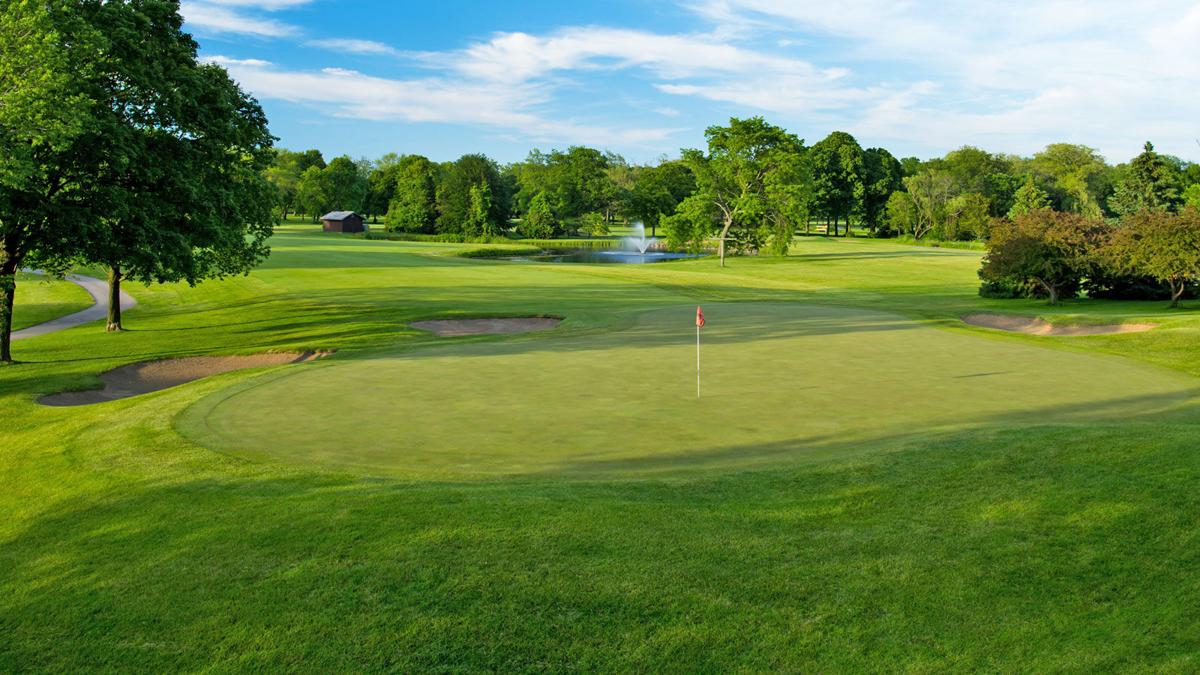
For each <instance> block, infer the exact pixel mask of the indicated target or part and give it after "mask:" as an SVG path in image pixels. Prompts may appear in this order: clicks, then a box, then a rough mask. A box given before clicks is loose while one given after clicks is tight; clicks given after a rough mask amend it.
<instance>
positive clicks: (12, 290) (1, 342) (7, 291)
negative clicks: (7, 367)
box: [0, 255, 18, 363]
mask: <svg viewBox="0 0 1200 675" xmlns="http://www.w3.org/2000/svg"><path fill="white" fill-rule="evenodd" d="M17 265H18V262H17V261H16V260H15V259H13V258H9V257H8V256H7V255H6V256H4V262H3V263H0V363H12V362H13V360H12V313H13V301H14V300H16V297H17Z"/></svg>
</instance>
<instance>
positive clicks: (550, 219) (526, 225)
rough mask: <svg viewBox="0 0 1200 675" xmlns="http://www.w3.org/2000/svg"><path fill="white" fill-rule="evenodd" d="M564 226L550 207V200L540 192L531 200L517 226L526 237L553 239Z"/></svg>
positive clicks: (518, 230)
mask: <svg viewBox="0 0 1200 675" xmlns="http://www.w3.org/2000/svg"><path fill="white" fill-rule="evenodd" d="M561 229H562V226H561V223H560V222H559V220H558V218H556V217H555V216H554V210H553V209H551V208H550V200H548V199H546V195H545V194H544V193H538V194H537V195H535V196H534V198H533V199H532V200H531V201H530V202H529V208H528V209H527V210H526V211H525V217H524V218H522V219H521V223H520V224H519V225H518V226H517V232H519V233H520V235H521V236H522V237H524V238H526V239H551V238H553V237H555V236H556V235H558V234H559V232H560V231H561Z"/></svg>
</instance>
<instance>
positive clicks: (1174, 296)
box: [1171, 281, 1187, 309]
mask: <svg viewBox="0 0 1200 675" xmlns="http://www.w3.org/2000/svg"><path fill="white" fill-rule="evenodd" d="M1185 288H1187V284H1186V283H1184V282H1183V281H1180V282H1178V285H1176V282H1174V281H1172V282H1171V309H1175V308H1176V307H1178V306H1179V299H1180V298H1182V297H1183V291H1184V289H1185Z"/></svg>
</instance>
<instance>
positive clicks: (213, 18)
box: [179, 2, 300, 38]
mask: <svg viewBox="0 0 1200 675" xmlns="http://www.w3.org/2000/svg"><path fill="white" fill-rule="evenodd" d="M224 4H235V3H232V2H226V3H224ZM179 12H180V14H182V15H183V18H184V20H185V21H186V22H187V28H188V29H190V30H193V31H195V32H198V33H209V34H224V33H233V34H238V35H253V36H256V37H268V38H280V37H289V36H292V35H297V34H299V32H300V30H299V29H298V28H297V27H295V26H292V25H290V24H286V23H283V22H280V21H276V20H274V19H265V18H261V17H255V16H250V15H247V14H244V13H242V12H239V11H234V10H231V9H227V8H226V7H222V6H220V5H219V4H213V3H212V2H185V3H183V4H182V5H181V6H180V8H179Z"/></svg>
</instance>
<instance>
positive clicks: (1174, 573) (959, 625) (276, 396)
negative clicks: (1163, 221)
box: [0, 222, 1200, 673]
mask: <svg viewBox="0 0 1200 675" xmlns="http://www.w3.org/2000/svg"><path fill="white" fill-rule="evenodd" d="M319 230H320V226H314V225H310V224H305V223H299V222H291V223H289V224H287V225H284V226H281V227H279V228H277V229H276V232H275V234H274V236H273V237H271V239H270V241H269V243H270V246H271V255H270V257H269V259H267V260H266V262H264V263H263V264H262V265H261V266H260V267H258V268H257V269H255V270H254V271H253V272H251V273H250V274H249V275H248V276H244V277H231V278H226V279H224V280H212V281H206V282H204V283H202V284H199V285H197V286H194V287H190V286H188V285H187V284H164V285H143V284H139V283H133V282H126V284H125V285H124V288H125V290H126V291H128V292H129V293H130V294H131V295H132V296H133V297H134V298H136V300H137V303H138V304H137V306H136V308H134V309H132V310H130V311H128V312H127V313H126V314H125V316H124V323H125V330H124V331H123V332H114V333H106V332H104V331H103V322H97V323H92V324H89V325H85V326H80V327H77V328H70V329H67V330H63V331H60V332H56V333H53V334H50V335H44V336H38V337H34V338H30V339H27V340H22V341H20V342H17V343H16V346H15V347H14V356H15V358H16V359H17V360H19V361H20V364H19V365H16V366H12V367H4V368H0V408H2V410H3V417H4V431H3V433H4V442H3V444H0V484H2V485H4V486H5V488H4V489H3V490H0V512H3V513H4V514H5V518H3V519H0V635H3V638H2V639H0V671H4V672H12V671H18V670H26V669H31V670H50V671H66V672H82V671H109V670H111V671H157V672H163V671H177V670H206V671H219V672H225V671H241V670H255V671H279V670H304V671H312V672H339V671H364V670H391V671H397V672H412V671H423V670H438V671H441V670H447V671H450V670H452V671H506V672H511V671H532V670H539V671H540V670H564V669H571V670H587V671H594V670H603V671H641V672H657V671H664V670H666V671H688V672H697V671H706V672H728V671H735V670H751V671H764V670H769V671H806V672H839V671H866V672H879V671H895V670H900V671H907V672H945V671H947V670H984V671H1009V672H1011V671H1021V672H1028V671H1070V672H1094V671H1100V670H1104V671H1107V670H1140V671H1143V672H1155V673H1163V672H1179V673H1184V672H1195V671H1196V670H1197V669H1200V657H1198V656H1197V655H1198V654H1200V583H1198V581H1197V578H1198V577H1197V575H1196V572H1195V570H1196V569H1197V565H1200V529H1198V528H1197V526H1196V522H1197V521H1196V514H1197V513H1200V491H1198V490H1197V485H1200V455H1198V454H1197V451H1196V450H1197V448H1200V407H1198V403H1200V400H1198V397H1200V351H1198V350H1197V349H1196V345H1197V344H1200V313H1198V312H1197V311H1196V310H1194V309H1193V308H1192V307H1193V305H1194V304H1195V303H1194V302H1185V305H1184V308H1182V309H1167V303H1166V302H1160V301H1115V300H1114V301H1110V300H1098V299H1074V300H1072V299H1068V300H1064V301H1062V302H1060V303H1059V304H1057V305H1054V306H1050V305H1047V304H1046V303H1045V302H1044V301H1043V300H1038V299H1006V300H995V299H987V298H982V297H980V296H979V294H978V287H979V278H978V276H977V271H978V270H979V268H980V261H981V256H982V251H979V250H970V249H952V248H937V247H927V246H911V245H904V244H901V243H896V242H894V241H889V240H882V239H867V238H858V237H854V238H846V239H838V238H827V237H798V238H797V239H796V240H795V242H794V245H793V246H792V247H791V249H790V251H789V253H788V255H786V256H770V257H768V256H761V257H749V256H748V257H736V258H731V259H730V260H729V261H728V262H727V264H726V265H725V266H724V267H722V266H721V265H720V262H719V261H718V260H717V259H716V258H714V257H704V258H698V259H693V260H679V261H671V262H666V263H661V264H654V265H601V264H558V263H541V262H528V261H519V260H518V261H511V260H491V259H476V258H471V257H465V256H463V255H462V254H463V253H465V252H469V251H471V250H473V249H477V248H481V247H482V245H479V244H453V243H434V242H407V241H372V240H369V239H366V238H363V237H361V236H354V235H343V234H330V233H322V232H320V231H319ZM496 246H498V245H495V244H489V245H487V246H486V247H487V248H495V247H496ZM499 246H503V245H499ZM514 248H515V247H514ZM84 272H85V273H86V272H87V270H84ZM96 274H98V273H96ZM96 274H93V275H94V276H95V275H96ZM16 302H17V306H16V310H15V315H14V316H15V325H16V327H18V328H20V327H23V326H26V325H31V324H33V323H37V322H39V320H40V321H44V320H48V319H50V318H53V317H55V316H58V315H61V314H67V313H70V312H73V311H77V310H78V309H81V308H83V307H86V306H87V305H88V304H89V303H88V299H87V295H86V293H83V291H82V290H80V289H78V288H76V287H74V286H72V285H70V284H69V283H67V282H54V283H52V284H48V285H45V284H40V283H39V282H36V281H28V282H26V283H23V284H22V285H21V287H20V292H19V293H18V295H17V301H16ZM697 305H699V306H701V307H703V310H704V314H705V317H706V320H707V323H706V325H705V327H704V328H703V329H702V330H701V336H700V340H701V344H700V355H701V359H702V361H701V382H700V395H699V397H697V381H696V327H695V323H694V317H695V312H696V307H697ZM989 313H998V314H1005V315H1020V316H1025V317H1040V318H1042V319H1044V320H1046V321H1047V322H1049V323H1050V324H1052V325H1056V326H1079V325H1088V326H1096V325H1118V324H1126V323H1128V324H1150V325H1153V328H1152V329H1151V330H1145V331H1143V332H1136V333H1125V334H1118V333H1113V334H1103V335H1082V336H1053V335H1026V334H1021V333H1015V332H1007V331H1001V330H993V329H988V328H981V327H975V326H970V325H968V324H966V323H964V322H963V321H962V317H963V316H967V315H972V314H989ZM503 317H553V318H558V319H562V321H561V323H559V324H557V326H555V327H553V328H550V329H546V330H537V331H533V332H527V333H519V334H506V335H474V336H460V337H439V336H438V335H436V334H434V333H432V332H429V331H426V330H421V329H419V328H415V327H413V326H412V325H411V324H413V323H414V322H419V321H425V320H438V319H461V318H503ZM266 352H274V353H294V354H315V355H319V356H321V358H312V359H309V360H305V361H304V362H297V363H290V364H286V365H273V366H269V367H262V368H251V369H246V370H237V371H231V372H224V373H221V374H217V375H214V376H212V377H207V378H202V379H198V380H195V381H192V382H188V383H185V384H181V385H179V386H173V387H169V388H165V389H162V390H160V391H155V392H152V393H147V394H143V395H139V396H133V397H129V398H123V399H120V400H111V401H105V402H100V403H95V404H91V405H75V406H69V407H56V406H48V405H43V404H41V403H39V398H40V397H43V396H47V395H52V394H56V393H59V392H64V391H80V390H88V389H96V388H99V387H100V386H101V381H100V380H99V379H98V378H99V375H100V374H102V373H105V372H107V371H110V370H112V369H114V368H117V367H120V366H126V365H129V364H134V363H140V362H148V361H158V360H163V359H173V358H180V357H194V356H213V355H217V356H227V355H251V354H262V353H266Z"/></svg>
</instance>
